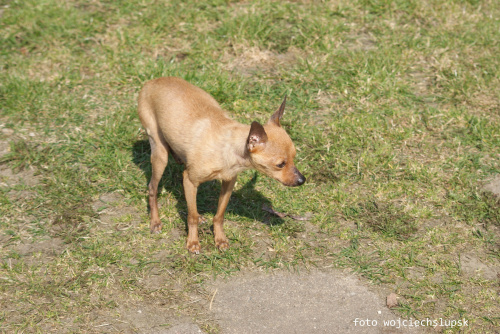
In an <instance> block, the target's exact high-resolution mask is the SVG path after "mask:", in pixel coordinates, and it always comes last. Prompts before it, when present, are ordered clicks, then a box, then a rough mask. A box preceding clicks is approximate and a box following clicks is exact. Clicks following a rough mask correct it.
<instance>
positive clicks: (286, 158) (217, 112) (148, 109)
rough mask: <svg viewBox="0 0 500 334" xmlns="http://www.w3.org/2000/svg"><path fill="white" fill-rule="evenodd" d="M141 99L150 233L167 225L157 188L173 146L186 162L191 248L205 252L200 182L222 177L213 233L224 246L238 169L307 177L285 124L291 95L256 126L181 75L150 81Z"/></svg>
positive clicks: (289, 178)
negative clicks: (148, 169)
mask: <svg viewBox="0 0 500 334" xmlns="http://www.w3.org/2000/svg"><path fill="white" fill-rule="evenodd" d="M138 102H139V106H138V111H139V118H140V119H141V122H142V125H143V126H144V128H145V129H146V132H147V134H148V136H149V143H150V144H151V164H152V167H153V174H152V176H151V182H150V183H149V206H150V210H151V225H150V228H151V233H159V232H160V230H161V227H162V224H161V221H160V217H159V215H158V202H157V192H158V183H159V182H160V179H161V177H162V175H163V171H164V170H165V167H166V166H167V161H168V153H169V152H170V153H171V154H172V156H173V157H174V158H175V159H176V160H177V161H178V162H181V163H184V165H185V170H184V172H183V185H184V194H185V196H186V201H187V206H188V218H187V222H188V237H187V248H188V250H189V251H190V252H192V253H196V254H198V253H199V252H200V242H199V240H198V224H199V223H200V222H201V220H202V217H201V216H200V215H199V214H198V209H197V208H196V192H197V189H198V186H199V185H200V184H201V183H203V182H206V181H210V180H214V179H220V180H222V190H221V194H220V197H219V205H218V208H217V213H216V214H215V216H214V235H215V245H216V246H217V247H218V248H219V249H221V250H224V249H226V248H227V247H228V246H229V244H228V240H227V238H226V236H225V234H224V229H223V227H222V223H223V221H224V212H225V210H226V207H227V203H228V202H229V197H230V196H231V192H232V191H233V187H234V184H235V182H236V176H237V174H238V173H239V172H241V171H243V170H246V169H249V168H255V169H257V170H259V171H261V172H262V173H264V174H266V175H269V176H271V177H272V178H274V179H276V180H278V181H280V182H281V183H283V184H284V185H286V186H299V185H302V184H303V183H304V182H305V180H306V179H305V177H304V176H303V175H302V174H301V173H300V172H299V171H298V170H297V168H296V167H295V165H294V163H293V158H294V157H295V147H294V146H293V143H292V140H291V139H290V137H289V136H288V134H287V133H286V132H285V130H284V129H283V128H282V127H281V125H280V119H281V117H282V116H283V111H284V110H285V102H286V97H285V100H284V101H283V103H282V104H281V106H280V107H279V109H278V110H277V111H276V112H275V113H274V114H273V115H272V116H271V119H270V120H269V121H268V122H267V123H266V124H265V125H261V124H259V123H258V122H253V123H252V125H251V126H250V125H244V124H241V123H238V122H236V121H234V120H232V119H230V118H229V117H228V116H227V114H226V112H225V111H223V110H222V109H221V108H220V106H219V104H218V103H217V102H216V101H215V100H214V98H213V97H212V96H210V94H208V93H207V92H205V91H204V90H202V89H200V88H198V87H196V86H193V85H191V84H190V83H188V82H186V81H185V80H183V79H180V78H174V77H167V78H159V79H155V80H151V81H148V82H147V83H146V84H145V85H144V87H143V88H142V90H141V92H140V93H139V100H138Z"/></svg>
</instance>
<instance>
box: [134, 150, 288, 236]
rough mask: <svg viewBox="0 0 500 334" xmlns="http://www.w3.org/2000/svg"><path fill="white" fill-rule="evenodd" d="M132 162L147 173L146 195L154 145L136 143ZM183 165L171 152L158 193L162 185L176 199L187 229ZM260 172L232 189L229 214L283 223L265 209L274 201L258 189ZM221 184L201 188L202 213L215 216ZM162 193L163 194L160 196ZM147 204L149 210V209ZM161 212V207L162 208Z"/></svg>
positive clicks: (199, 202)
mask: <svg viewBox="0 0 500 334" xmlns="http://www.w3.org/2000/svg"><path fill="white" fill-rule="evenodd" d="M132 160H133V162H134V163H135V164H136V165H137V166H138V167H139V168H140V169H141V170H142V171H143V172H144V176H145V179H146V182H145V184H144V194H145V195H146V196H147V185H148V184H149V181H150V179H151V147H150V145H149V141H148V140H139V141H137V142H135V143H134V146H133V149H132ZM183 170H184V166H183V165H179V164H177V163H176V162H175V159H174V158H173V157H172V156H171V155H170V156H169V158H168V164H167V167H166V168H165V171H164V172H163V177H162V179H161V180H160V184H159V186H158V193H160V192H161V190H162V189H163V188H165V190H166V191H168V192H169V193H171V194H172V195H173V196H175V198H176V199H177V205H176V209H177V211H178V213H179V215H180V216H181V217H183V218H184V222H185V228H186V229H187V223H186V216H187V205H186V200H185V197H184V189H183V186H182V171H183ZM257 178H258V174H257V172H255V174H254V176H253V177H252V179H251V180H250V181H248V182H247V183H246V184H245V185H244V186H243V187H241V188H239V189H237V190H236V191H233V193H232V195H231V199H230V201H229V204H228V206H227V209H226V213H227V212H230V213H232V214H235V215H238V216H244V217H247V218H250V219H256V220H258V221H261V222H262V223H263V224H266V225H280V224H282V223H283V219H282V218H279V217H276V216H271V215H270V214H269V213H267V212H265V211H263V210H262V207H263V206H264V205H266V206H268V207H271V206H272V205H271V201H270V200H269V199H267V198H266V197H265V196H263V195H262V194H261V193H260V192H258V191H257V190H255V184H256V182H257ZM220 190H221V184H220V182H219V181H210V182H206V183H203V184H201V185H200V186H199V188H198V195H197V206H198V211H199V213H200V214H201V215H203V214H204V213H208V212H210V213H212V214H213V215H215V213H216V211H217V204H218V199H219V194H220ZM160 196H161V195H160ZM149 209H150V208H149V207H148V211H149ZM159 210H160V211H161V207H160V208H159Z"/></svg>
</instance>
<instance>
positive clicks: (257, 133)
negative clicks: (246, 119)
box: [247, 122, 267, 153]
mask: <svg viewBox="0 0 500 334" xmlns="http://www.w3.org/2000/svg"><path fill="white" fill-rule="evenodd" d="M266 142H267V134H266V131H265V130H264V127H263V126H262V125H261V124H260V123H259V122H252V126H250V133H249V134H248V139H247V148H248V151H249V152H250V153H254V152H256V151H257V150H259V149H262V148H264V146H265V145H266Z"/></svg>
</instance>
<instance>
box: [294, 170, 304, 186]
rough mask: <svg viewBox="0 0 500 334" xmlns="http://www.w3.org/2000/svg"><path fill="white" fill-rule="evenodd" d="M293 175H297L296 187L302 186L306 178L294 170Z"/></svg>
mask: <svg viewBox="0 0 500 334" xmlns="http://www.w3.org/2000/svg"><path fill="white" fill-rule="evenodd" d="M295 174H296V175H297V181H296V182H297V185H298V186H301V185H303V184H304V183H305V182H306V177H305V176H304V175H302V174H301V173H300V172H299V171H298V170H295Z"/></svg>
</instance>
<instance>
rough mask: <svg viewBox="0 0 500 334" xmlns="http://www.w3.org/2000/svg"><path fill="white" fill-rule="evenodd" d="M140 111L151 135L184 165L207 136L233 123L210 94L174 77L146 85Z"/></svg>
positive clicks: (141, 97)
mask: <svg viewBox="0 0 500 334" xmlns="http://www.w3.org/2000/svg"><path fill="white" fill-rule="evenodd" d="M138 111H139V118H140V119H141V122H142V124H143V125H144V127H145V129H146V132H147V133H148V135H149V136H150V137H151V136H153V137H158V138H160V139H161V140H163V141H165V142H166V143H167V144H168V146H169V147H170V148H171V149H172V150H173V151H174V153H175V154H176V155H177V156H178V157H179V158H180V159H181V160H182V161H184V162H186V161H187V158H188V154H187V152H189V151H190V150H192V147H194V146H196V143H197V142H200V141H203V137H204V136H206V135H207V134H210V133H217V129H216V128H217V127H218V126H220V125H223V124H226V123H228V122H233V121H232V120H230V119H229V118H228V116H227V114H226V113H225V112H224V111H223V110H222V109H221V108H220V106H219V104H218V103H217V101H215V99H214V98H213V97H212V96H210V94H208V93H207V92H205V91H204V90H202V89H201V88H198V87H196V86H194V85H192V84H190V83H188V82H187V81H185V80H183V79H180V78H175V77H166V78H159V79H155V80H151V81H149V82H147V83H146V85H145V86H144V87H143V88H142V90H141V91H140V93H139V98H138ZM214 127H215V129H214ZM214 130H215V131H214Z"/></svg>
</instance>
